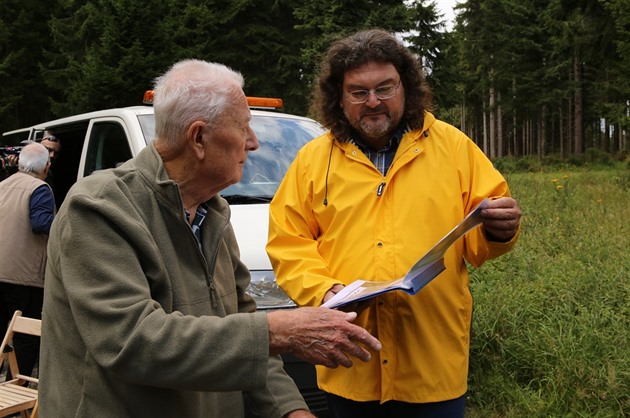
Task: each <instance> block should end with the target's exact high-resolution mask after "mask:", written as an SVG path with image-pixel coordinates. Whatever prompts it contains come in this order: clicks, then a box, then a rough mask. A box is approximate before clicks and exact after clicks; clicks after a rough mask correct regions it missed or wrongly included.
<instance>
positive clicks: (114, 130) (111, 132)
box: [83, 121, 131, 176]
mask: <svg viewBox="0 0 630 418" xmlns="http://www.w3.org/2000/svg"><path fill="white" fill-rule="evenodd" d="M89 141H90V142H89V145H88V151H87V155H86V159H85V171H84V173H83V175H84V176H88V175H90V174H92V173H93V172H94V171H96V170H104V169H106V168H114V167H118V166H119V165H120V164H122V163H124V162H125V161H127V160H128V159H130V158H131V149H130V148H129V141H128V140H127V135H126V134H125V130H124V129H123V127H122V126H121V125H120V124H119V123H117V122H111V121H110V122H96V123H95V124H94V125H93V126H92V131H91V132H90V139H89Z"/></svg>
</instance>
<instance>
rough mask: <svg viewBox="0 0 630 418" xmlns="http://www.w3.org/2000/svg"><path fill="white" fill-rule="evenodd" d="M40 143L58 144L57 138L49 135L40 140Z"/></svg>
mask: <svg viewBox="0 0 630 418" xmlns="http://www.w3.org/2000/svg"><path fill="white" fill-rule="evenodd" d="M42 141H50V142H59V138H57V137H56V136H55V135H49V136H45V137H43V138H42Z"/></svg>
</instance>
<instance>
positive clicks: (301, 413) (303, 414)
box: [284, 409, 317, 418]
mask: <svg viewBox="0 0 630 418" xmlns="http://www.w3.org/2000/svg"><path fill="white" fill-rule="evenodd" d="M284 417H285V418H317V417H316V416H315V415H313V414H311V413H310V412H309V411H307V410H305V409H297V410H295V411H291V412H289V413H288V414H286V415H285V416H284Z"/></svg>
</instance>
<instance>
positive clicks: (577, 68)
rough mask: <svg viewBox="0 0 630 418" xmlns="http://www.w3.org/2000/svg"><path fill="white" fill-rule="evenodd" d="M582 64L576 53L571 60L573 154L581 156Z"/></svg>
mask: <svg viewBox="0 0 630 418" xmlns="http://www.w3.org/2000/svg"><path fill="white" fill-rule="evenodd" d="M582 72H583V68H582V62H581V60H580V58H579V57H578V55H577V53H576V55H575V57H574V58H573V76H574V80H575V84H576V86H577V88H576V90H575V95H574V97H575V116H574V117H575V122H574V126H575V138H574V139H575V150H574V151H575V153H576V154H582V153H584V121H583V119H584V109H583V106H584V103H583V100H584V96H583V93H584V92H583V90H582V89H583V86H582Z"/></svg>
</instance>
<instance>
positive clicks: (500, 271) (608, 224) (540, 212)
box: [467, 164, 630, 418]
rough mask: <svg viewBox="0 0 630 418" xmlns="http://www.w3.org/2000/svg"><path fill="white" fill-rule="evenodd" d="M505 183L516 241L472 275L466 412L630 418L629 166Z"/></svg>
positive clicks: (515, 177) (487, 416)
mask: <svg viewBox="0 0 630 418" xmlns="http://www.w3.org/2000/svg"><path fill="white" fill-rule="evenodd" d="M504 174H505V173H504ZM505 177H506V178H507V180H508V183H509V184H510V187H511V190H512V194H513V195H514V197H515V198H516V199H517V200H518V201H519V204H520V206H521V208H522V210H523V218H522V234H521V237H520V240H519V242H518V243H517V245H516V247H515V249H514V250H513V251H512V252H511V253H509V254H507V255H505V256H503V257H501V258H499V259H496V260H491V261H489V262H487V263H486V264H485V265H484V266H482V267H481V268H480V269H478V270H474V271H472V274H471V280H472V283H471V288H472V292H473V296H474V299H475V310H474V316H473V336H472V344H471V364H470V379H469V383H470V386H469V400H468V408H467V417H470V418H481V417H483V418H491V417H506V418H513V417H527V418H532V417H545V418H546V417H589V418H594V417H630V168H629V166H628V164H625V165H621V164H620V165H617V166H616V168H610V167H609V168H604V169H594V168H591V169H588V168H580V169H571V170H570V171H562V170H556V171H552V172H545V171H538V172H535V173H508V174H505Z"/></svg>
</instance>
